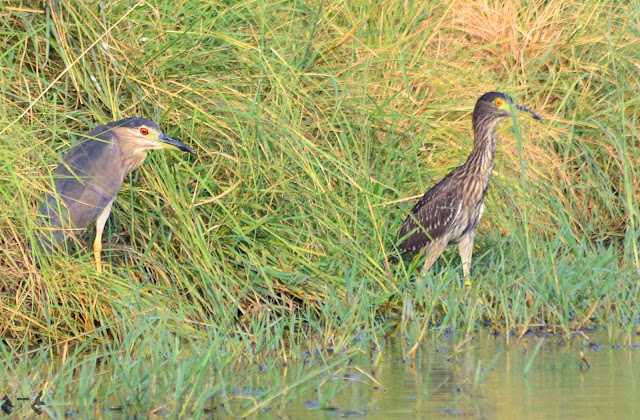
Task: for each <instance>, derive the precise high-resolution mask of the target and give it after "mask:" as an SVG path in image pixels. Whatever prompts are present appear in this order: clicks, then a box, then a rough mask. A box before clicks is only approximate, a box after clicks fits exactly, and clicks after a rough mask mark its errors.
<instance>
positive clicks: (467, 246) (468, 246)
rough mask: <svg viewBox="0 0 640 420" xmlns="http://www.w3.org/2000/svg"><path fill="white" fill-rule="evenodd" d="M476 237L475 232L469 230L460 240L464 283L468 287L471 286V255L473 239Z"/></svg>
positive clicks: (459, 247)
mask: <svg viewBox="0 0 640 420" xmlns="http://www.w3.org/2000/svg"><path fill="white" fill-rule="evenodd" d="M475 237H476V234H475V232H469V233H467V234H466V235H464V236H463V237H462V238H460V241H458V251H459V252H460V260H461V261H462V273H463V274H464V278H465V281H464V284H465V286H467V288H470V287H471V280H470V279H469V275H470V274H471V255H472V254H473V239H474V238H475Z"/></svg>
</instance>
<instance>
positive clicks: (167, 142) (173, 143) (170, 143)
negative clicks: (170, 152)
mask: <svg viewBox="0 0 640 420" xmlns="http://www.w3.org/2000/svg"><path fill="white" fill-rule="evenodd" d="M158 140H160V143H162V147H164V148H166V149H175V150H180V151H182V152H189V153H191V154H192V155H195V154H196V152H194V151H193V150H191V148H190V147H188V146H186V145H184V144H182V143H181V142H179V141H178V140H176V139H174V138H171V137H169V136H167V135H166V134H164V133H161V134H160V135H159V136H158Z"/></svg>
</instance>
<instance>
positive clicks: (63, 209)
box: [40, 133, 122, 248]
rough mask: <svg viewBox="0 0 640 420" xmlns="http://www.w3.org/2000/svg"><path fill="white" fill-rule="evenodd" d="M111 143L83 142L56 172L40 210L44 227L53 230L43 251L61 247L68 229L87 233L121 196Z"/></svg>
mask: <svg viewBox="0 0 640 420" xmlns="http://www.w3.org/2000/svg"><path fill="white" fill-rule="evenodd" d="M89 134H90V135H91V133H89ZM105 137H107V136H105ZM109 140H110V139H109V138H108V137H107V139H106V140H105V141H103V140H96V139H91V138H85V139H83V140H82V141H81V142H80V144H78V145H77V146H74V147H73V148H71V150H69V152H67V154H66V155H65V156H64V159H63V162H62V163H60V164H59V165H58V166H57V167H56V169H55V170H54V171H53V189H52V191H51V192H50V193H48V194H47V197H46V199H45V202H44V203H43V204H42V206H41V207H40V214H41V215H42V225H43V226H45V227H48V228H51V229H49V230H48V232H49V233H48V237H47V238H45V239H44V240H43V241H42V242H43V243H44V244H45V247H44V248H50V245H49V244H47V242H49V243H60V242H61V241H62V240H63V239H64V238H65V236H67V235H68V234H69V233H70V232H71V231H70V230H69V229H79V230H83V229H85V228H86V227H87V226H88V225H89V224H90V223H91V222H93V221H94V220H96V219H97V217H98V216H99V215H100V213H101V212H102V210H103V209H104V207H105V206H106V205H107V204H108V203H109V202H110V201H111V200H113V198H114V197H115V196H116V194H117V193H118V190H119V189H120V187H121V186H122V177H121V176H118V174H117V172H118V171H116V170H115V169H114V168H109V165H110V164H112V163H113V161H114V160H113V159H112V157H111V156H110V154H111V153H114V148H113V147H111V146H112V143H111V142H110V141H109ZM60 228H62V229H60ZM45 233H46V232H45Z"/></svg>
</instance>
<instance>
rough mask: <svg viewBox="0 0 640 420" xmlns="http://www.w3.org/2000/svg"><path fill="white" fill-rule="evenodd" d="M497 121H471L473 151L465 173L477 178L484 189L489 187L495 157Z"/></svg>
mask: <svg viewBox="0 0 640 420" xmlns="http://www.w3.org/2000/svg"><path fill="white" fill-rule="evenodd" d="M496 123H497V120H495V119H494V120H486V121H483V120H482V119H476V118H474V119H473V134H474V139H473V150H471V153H470V154H469V157H468V158H467V161H466V163H465V164H464V165H465V166H466V168H467V173H469V174H470V175H474V176H478V177H480V179H481V182H482V183H483V184H484V186H485V188H486V186H487V185H489V179H490V178H491V172H492V171H493V162H494V160H495V157H496Z"/></svg>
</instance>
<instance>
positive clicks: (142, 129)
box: [140, 127, 149, 136]
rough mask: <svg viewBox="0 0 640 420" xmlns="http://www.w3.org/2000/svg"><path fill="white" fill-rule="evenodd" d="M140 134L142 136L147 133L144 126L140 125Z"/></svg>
mask: <svg viewBox="0 0 640 420" xmlns="http://www.w3.org/2000/svg"><path fill="white" fill-rule="evenodd" d="M140 134H142V135H143V136H146V135H147V134H149V130H148V129H147V128H145V127H142V128H141V129H140Z"/></svg>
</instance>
